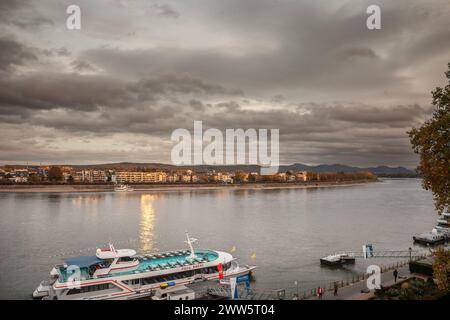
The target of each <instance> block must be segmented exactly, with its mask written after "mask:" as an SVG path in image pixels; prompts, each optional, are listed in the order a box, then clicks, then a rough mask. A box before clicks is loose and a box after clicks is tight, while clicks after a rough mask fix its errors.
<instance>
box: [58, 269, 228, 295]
mask: <svg viewBox="0 0 450 320" xmlns="http://www.w3.org/2000/svg"><path fill="white" fill-rule="evenodd" d="M230 267H231V262H228V263H227V264H224V265H223V270H228V269H229V268H230ZM217 272H218V269H217V268H216V267H208V268H202V269H194V270H188V271H182V272H176V273H171V274H165V275H162V276H156V277H148V278H141V279H133V280H125V281H124V282H125V283H126V284H139V283H140V281H141V284H142V285H147V284H152V283H158V282H166V281H172V280H177V279H183V278H188V277H192V276H194V275H196V274H213V273H217ZM113 287H114V285H112V284H111V283H102V284H97V285H92V286H84V287H81V288H74V289H69V291H67V295H72V294H80V293H86V292H93V291H101V290H108V289H112V288H113Z"/></svg>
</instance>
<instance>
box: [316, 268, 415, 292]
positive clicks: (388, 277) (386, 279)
mask: <svg viewBox="0 0 450 320" xmlns="http://www.w3.org/2000/svg"><path fill="white" fill-rule="evenodd" d="M397 270H398V276H399V278H397V281H401V280H403V279H404V278H405V277H406V278H407V277H410V276H411V274H410V272H409V267H408V265H406V266H403V267H399V268H398V269H397ZM393 284H394V275H393V271H388V272H384V273H382V274H381V285H382V286H383V287H387V286H390V285H393ZM362 290H367V279H365V280H362V281H359V282H356V283H354V284H351V285H349V286H346V287H343V288H339V290H338V295H337V296H334V294H333V290H331V291H330V290H328V291H326V292H325V294H324V295H323V296H322V300H367V299H368V298H370V297H371V296H373V290H371V292H370V293H363V292H361V291H362ZM318 299H319V298H318V297H317V296H315V297H311V298H309V300H318Z"/></svg>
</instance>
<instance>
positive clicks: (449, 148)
mask: <svg viewBox="0 0 450 320" xmlns="http://www.w3.org/2000/svg"><path fill="white" fill-rule="evenodd" d="M448 68H449V70H448V71H447V72H446V73H445V75H446V77H447V79H448V84H447V85H446V86H445V87H444V88H439V87H438V88H436V90H434V91H433V92H432V95H433V102H432V103H433V105H434V106H435V109H434V112H433V116H432V118H431V119H429V120H428V121H426V122H425V123H424V124H423V125H422V126H421V127H420V128H413V129H412V130H411V131H410V132H408V134H409V137H410V139H411V143H412V146H413V149H414V152H416V153H418V154H419V155H420V164H419V167H418V168H417V171H418V173H419V174H421V175H422V177H423V182H422V185H423V187H424V188H425V189H426V190H431V192H432V193H433V196H434V200H435V205H436V209H437V210H438V212H439V213H442V212H443V211H444V209H445V208H448V207H449V206H450V63H449V64H448Z"/></svg>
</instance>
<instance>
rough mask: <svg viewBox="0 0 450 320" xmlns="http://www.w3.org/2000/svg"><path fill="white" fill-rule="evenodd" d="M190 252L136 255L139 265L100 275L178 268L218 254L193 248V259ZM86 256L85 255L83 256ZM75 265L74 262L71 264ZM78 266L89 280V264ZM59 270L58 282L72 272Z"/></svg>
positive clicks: (82, 277)
mask: <svg viewBox="0 0 450 320" xmlns="http://www.w3.org/2000/svg"><path fill="white" fill-rule="evenodd" d="M189 254H190V251H189V250H178V251H169V252H162V253H157V254H152V255H145V256H136V257H137V258H138V259H139V265H138V267H137V268H134V269H131V270H128V271H122V272H114V273H112V274H108V275H105V276H102V278H108V277H112V276H123V275H130V274H137V273H142V272H148V271H160V270H167V269H172V268H179V267H182V266H189V265H193V264H198V263H203V262H210V261H214V260H216V259H217V258H218V257H219V255H218V253H217V252H215V251H212V250H203V249H197V250H195V258H194V259H188V257H189ZM83 258H86V257H83ZM91 258H93V260H95V256H93V257H91ZM73 260H76V258H75V259H69V260H68V261H73ZM72 265H76V264H72ZM78 267H79V268H80V274H81V279H82V280H89V279H92V278H93V277H92V276H91V275H90V274H89V265H79V266H78ZM69 269H70V270H74V268H73V267H72V268H69ZM59 271H60V277H59V281H60V282H66V281H67V280H68V279H69V277H70V276H71V275H72V274H73V273H72V272H70V271H69V272H68V271H67V269H62V268H60V269H59ZM72 279H73V277H72Z"/></svg>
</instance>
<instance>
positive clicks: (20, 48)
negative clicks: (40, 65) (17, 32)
mask: <svg viewBox="0 0 450 320" xmlns="http://www.w3.org/2000/svg"><path fill="white" fill-rule="evenodd" d="M35 60H37V55H36V53H35V50H33V49H31V48H29V47H27V46H25V45H23V44H22V43H20V42H17V41H16V40H14V39H12V38H8V37H2V38H0V71H11V69H12V68H14V67H16V66H19V65H23V64H25V63H27V62H29V61H35Z"/></svg>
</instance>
